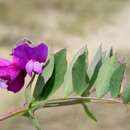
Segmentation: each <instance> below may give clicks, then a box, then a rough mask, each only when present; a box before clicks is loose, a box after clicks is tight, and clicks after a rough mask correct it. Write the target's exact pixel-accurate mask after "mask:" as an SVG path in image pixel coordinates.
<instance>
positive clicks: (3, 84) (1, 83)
mask: <svg viewBox="0 0 130 130" xmlns="http://www.w3.org/2000/svg"><path fill="white" fill-rule="evenodd" d="M7 87H8V85H7V82H6V81H4V80H0V88H2V89H7Z"/></svg>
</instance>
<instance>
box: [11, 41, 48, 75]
mask: <svg viewBox="0 0 130 130" xmlns="http://www.w3.org/2000/svg"><path fill="white" fill-rule="evenodd" d="M12 55H13V62H14V63H15V64H17V65H18V67H20V68H21V69H25V70H26V71H27V73H28V74H29V75H30V76H32V73H33V72H34V73H36V74H41V73H42V71H43V69H42V63H44V62H45V61H46V59H47V56H48V47H47V45H45V44H44V43H40V44H39V45H37V46H32V45H31V44H29V42H28V41H22V42H20V43H19V44H18V46H17V47H16V48H14V49H13V53H12Z"/></svg>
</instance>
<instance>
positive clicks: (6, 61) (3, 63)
mask: <svg viewBox="0 0 130 130" xmlns="http://www.w3.org/2000/svg"><path fill="white" fill-rule="evenodd" d="M9 64H10V61H8V60H6V59H0V67H1V66H7V65H9Z"/></svg>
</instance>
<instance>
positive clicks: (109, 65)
mask: <svg viewBox="0 0 130 130" xmlns="http://www.w3.org/2000/svg"><path fill="white" fill-rule="evenodd" d="M117 66H118V63H117V60H116V57H115V56H112V57H111V58H107V59H106V60H105V62H104V64H103V65H102V66H101V68H100V70H99V73H98V76H97V80H96V82H95V86H96V95H97V97H103V96H104V95H105V94H106V93H107V92H108V91H109V90H110V82H111V78H112V75H113V73H114V71H115V68H116V67H117Z"/></svg>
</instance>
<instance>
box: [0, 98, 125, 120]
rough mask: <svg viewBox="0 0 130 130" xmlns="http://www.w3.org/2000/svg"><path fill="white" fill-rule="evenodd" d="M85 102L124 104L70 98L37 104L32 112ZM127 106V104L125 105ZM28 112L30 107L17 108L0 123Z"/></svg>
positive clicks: (33, 106)
mask: <svg viewBox="0 0 130 130" xmlns="http://www.w3.org/2000/svg"><path fill="white" fill-rule="evenodd" d="M83 102H91V103H109V104H124V103H123V101H122V100H115V99H108V98H107V99H106V98H96V97H79V96H78V97H69V98H59V99H52V100H46V101H39V102H35V103H33V104H32V105H31V109H32V111H36V110H37V109H39V108H50V107H61V106H68V105H76V104H81V103H83ZM124 105H127V104H124ZM26 111H28V106H25V105H23V106H22V107H19V108H15V109H14V110H11V111H9V112H6V113H5V114H3V115H1V116H0V121H3V120H6V119H8V118H10V117H13V116H15V115H17V114H23V113H24V112H26Z"/></svg>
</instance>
